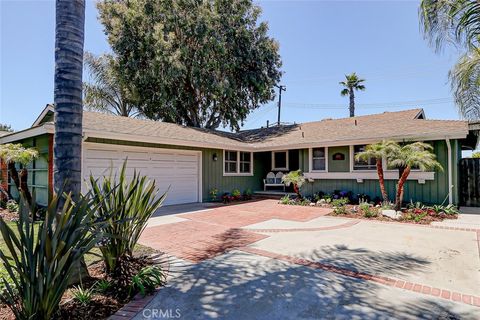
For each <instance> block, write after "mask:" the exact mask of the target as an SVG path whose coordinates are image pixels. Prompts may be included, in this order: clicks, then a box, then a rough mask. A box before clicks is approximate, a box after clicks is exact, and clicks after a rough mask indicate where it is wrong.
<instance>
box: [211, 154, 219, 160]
mask: <svg viewBox="0 0 480 320" xmlns="http://www.w3.org/2000/svg"><path fill="white" fill-rule="evenodd" d="M212 159H213V161H217V160H218V157H217V154H216V153H214V154H213V157H212Z"/></svg>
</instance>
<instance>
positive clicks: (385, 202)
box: [381, 201, 395, 210]
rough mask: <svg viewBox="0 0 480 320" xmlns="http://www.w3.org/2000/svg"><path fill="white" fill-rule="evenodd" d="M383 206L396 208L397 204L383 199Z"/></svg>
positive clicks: (389, 208) (387, 208)
mask: <svg viewBox="0 0 480 320" xmlns="http://www.w3.org/2000/svg"><path fill="white" fill-rule="evenodd" d="M381 208H382V209H383V210H392V209H393V208H395V204H393V203H391V202H390V201H383V202H382V204H381Z"/></svg>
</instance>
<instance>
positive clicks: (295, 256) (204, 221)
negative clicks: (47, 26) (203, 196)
mask: <svg viewBox="0 0 480 320" xmlns="http://www.w3.org/2000/svg"><path fill="white" fill-rule="evenodd" d="M327 213H328V210H326V209H321V208H310V207H296V206H283V205H279V204H277V203H276V201H274V200H263V201H258V202H248V203H242V204H238V205H233V206H221V207H217V208H201V209H200V210H199V211H193V212H189V213H185V214H176V213H174V214H172V215H165V216H161V217H157V218H155V219H157V222H156V224H154V225H153V226H150V227H148V228H147V229H146V230H145V233H144V235H143V236H142V239H141V243H143V244H146V245H149V246H152V247H154V248H156V249H158V250H162V251H165V252H167V253H168V254H170V255H172V256H174V257H176V258H172V259H173V262H172V267H171V279H170V281H169V283H168V285H167V287H165V288H162V289H161V290H160V291H159V293H158V294H157V295H156V296H155V297H154V298H153V299H152V301H151V302H150V303H149V304H148V305H147V306H146V307H145V308H144V309H143V310H142V311H141V312H140V313H138V314H137V316H136V318H135V319H152V318H157V319H161V318H168V317H170V318H171V316H172V315H180V316H181V317H180V318H181V319H297V318H300V319H319V318H322V319H323V318H332V319H333V318H334V319H337V318H338V319H364V318H369V319H370V318H372V319H390V318H401V319H418V318H425V319H479V318H480V289H479V288H480V229H479V230H478V231H477V230H474V229H471V228H469V229H468V231H467V230H465V227H461V229H464V230H461V229H454V228H453V227H452V228H451V229H444V227H445V226H443V225H439V226H433V227H430V226H418V225H410V224H400V223H386V222H376V221H366V220H355V219H346V218H340V217H329V216H325V214H327ZM173 218H175V219H178V220H176V221H174V220H171V219H173ZM161 219H164V220H163V221H162V220H161ZM169 219H170V220H169ZM462 219H466V220H462ZM169 221H170V222H169ZM475 221H476V220H475ZM448 222H452V221H448ZM457 224H458V225H459V226H460V225H463V224H469V225H470V226H475V224H476V223H475V222H474V223H473V224H472V223H471V221H470V220H469V218H463V216H461V219H460V220H458V221H457Z"/></svg>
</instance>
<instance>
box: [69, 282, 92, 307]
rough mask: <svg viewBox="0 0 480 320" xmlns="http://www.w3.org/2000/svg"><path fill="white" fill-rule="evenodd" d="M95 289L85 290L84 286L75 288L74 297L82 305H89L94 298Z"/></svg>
mask: <svg viewBox="0 0 480 320" xmlns="http://www.w3.org/2000/svg"><path fill="white" fill-rule="evenodd" d="M93 293H94V292H93V288H88V289H84V288H83V287H82V286H76V287H73V291H72V295H73V299H74V300H75V301H78V302H79V303H80V304H81V305H84V306H86V305H88V304H89V303H90V301H92V298H93Z"/></svg>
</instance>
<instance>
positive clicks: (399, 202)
mask: <svg viewBox="0 0 480 320" xmlns="http://www.w3.org/2000/svg"><path fill="white" fill-rule="evenodd" d="M409 174H410V167H406V168H404V169H403V172H402V175H401V176H400V178H399V179H398V184H397V193H396V195H395V210H400V209H401V208H402V202H403V186H404V185H405V181H407V178H408V175H409Z"/></svg>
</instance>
